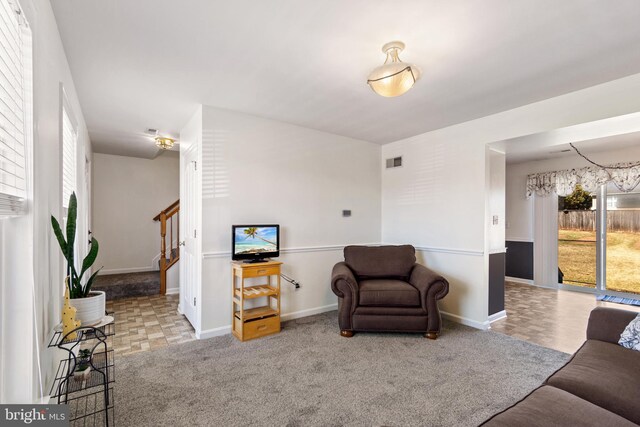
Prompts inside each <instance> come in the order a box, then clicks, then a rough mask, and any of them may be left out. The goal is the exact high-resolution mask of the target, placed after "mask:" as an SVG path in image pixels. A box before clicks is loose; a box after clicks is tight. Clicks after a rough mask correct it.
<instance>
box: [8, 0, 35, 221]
mask: <svg viewBox="0 0 640 427" xmlns="http://www.w3.org/2000/svg"><path fill="white" fill-rule="evenodd" d="M0 8H2V9H1V10H0V20H2V21H3V22H2V25H1V28H0V39H1V40H2V41H0V79H1V80H0V85H1V87H2V89H0V94H1V95H2V96H1V97H0V115H2V116H3V118H2V119H0V219H2V218H9V217H14V216H19V215H24V214H26V212H27V206H28V201H29V199H31V196H30V194H31V193H32V192H31V189H30V186H31V185H32V183H31V178H30V176H31V173H32V168H33V166H32V159H31V157H32V150H33V147H32V146H33V70H32V51H33V46H32V37H31V30H30V28H29V25H28V23H27V21H26V19H25V17H24V12H22V9H21V8H20V5H19V4H18V3H17V1H15V0H8V1H3V2H2V4H0ZM10 33H11V34H10ZM12 42H13V43H12ZM10 49H13V55H12V53H10V52H9V50H10ZM16 49H17V50H16ZM12 56H13V58H12ZM16 60H19V61H21V63H16V62H15V61H16ZM8 76H10V77H8ZM9 91H11V92H13V95H15V96H14V97H12V95H11V94H9ZM7 95H9V96H7ZM20 96H21V97H22V99H18V98H19V97H20ZM16 109H20V111H16ZM11 116H13V119H12V118H11ZM15 119H17V120H21V121H22V123H19V122H16V121H14V120H15Z"/></svg>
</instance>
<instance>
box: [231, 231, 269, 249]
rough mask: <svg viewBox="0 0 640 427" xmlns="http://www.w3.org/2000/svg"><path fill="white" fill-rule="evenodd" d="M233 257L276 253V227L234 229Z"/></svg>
mask: <svg viewBox="0 0 640 427" xmlns="http://www.w3.org/2000/svg"><path fill="white" fill-rule="evenodd" d="M234 240H235V247H234V248H233V252H234V254H235V255H258V254H263V253H269V252H277V251H278V229H277V227H236V228H235V239H234Z"/></svg>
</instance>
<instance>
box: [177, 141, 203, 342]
mask: <svg viewBox="0 0 640 427" xmlns="http://www.w3.org/2000/svg"><path fill="white" fill-rule="evenodd" d="M198 139H199V137H198ZM199 146H200V141H199V140H198V141H194V142H193V143H191V144H187V143H186V141H181V143H180V231H181V234H183V236H185V238H186V236H187V235H188V234H187V233H192V232H193V230H189V229H188V227H187V224H186V223H185V222H186V220H187V217H188V215H192V220H193V223H194V224H195V229H196V230H197V234H196V237H195V238H194V239H195V242H194V245H193V257H194V260H195V263H194V268H195V270H196V272H195V275H194V277H195V281H196V283H193V284H191V286H192V289H193V291H194V292H193V294H194V295H195V298H196V304H195V305H194V307H193V313H192V315H190V314H191V313H189V310H188V309H187V307H185V306H184V305H183V298H184V296H185V295H187V294H188V292H186V289H187V286H189V283H188V282H187V280H188V277H187V275H186V268H185V267H186V262H185V261H186V256H185V257H183V251H184V246H182V245H181V246H180V252H181V253H180V259H181V263H180V296H179V302H178V311H179V312H180V313H181V314H184V315H185V317H187V320H189V322H190V323H191V325H192V326H193V328H194V329H195V333H196V337H198V336H199V335H200V331H201V309H200V307H201V301H202V286H201V283H202V239H201V238H200V237H201V234H202V233H201V232H200V230H201V229H202V215H201V212H202V207H201V203H202V198H201V197H197V195H198V194H202V171H201V167H200V164H201V156H200V151H199ZM193 158H195V160H193ZM194 162H195V170H194V176H195V178H196V179H195V188H194V193H195V194H194V198H195V200H194V203H193V206H194V207H195V212H191V211H190V209H189V206H188V204H187V203H185V202H186V200H187V198H186V197H185V196H186V182H187V168H188V167H192V165H193V163H194ZM191 317H192V318H191Z"/></svg>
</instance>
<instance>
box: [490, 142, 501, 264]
mask: <svg viewBox="0 0 640 427" xmlns="http://www.w3.org/2000/svg"><path fill="white" fill-rule="evenodd" d="M487 156H488V159H487V163H488V169H489V170H488V180H489V181H488V182H487V189H488V193H489V194H488V197H487V205H486V206H487V213H486V218H487V220H486V225H487V242H486V245H487V246H486V248H487V250H488V251H489V253H501V252H504V251H505V243H504V242H505V220H506V215H505V196H504V195H505V179H506V175H505V168H506V163H505V160H506V158H505V154H504V153H501V152H499V151H495V150H491V149H489V148H487ZM494 217H496V219H497V224H494V221H493V220H494Z"/></svg>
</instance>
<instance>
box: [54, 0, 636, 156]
mask: <svg viewBox="0 0 640 427" xmlns="http://www.w3.org/2000/svg"><path fill="white" fill-rule="evenodd" d="M51 3H52V5H53V8H54V11H55V14H56V19H57V21H58V27H59V30H60V33H61V36H62V40H63V43H64V46H65V50H66V54H67V57H68V60H69V63H70V66H71V71H72V73H73V77H74V81H75V85H76V88H77V91H78V93H79V97H80V102H81V104H82V108H83V113H84V115H85V119H86V122H87V126H88V128H89V132H90V135H91V139H92V142H93V144H94V150H95V151H96V152H107V153H113V154H122V155H133V156H140V157H153V156H154V155H155V153H156V152H157V151H156V150H155V148H154V147H153V141H152V140H151V138H149V136H148V135H145V133H144V131H145V130H146V129H147V128H157V129H159V130H160V131H161V133H163V134H168V135H174V136H178V134H179V131H180V129H181V127H182V126H183V125H184V124H185V123H186V122H187V120H188V118H189V117H190V116H191V114H192V113H193V112H194V111H195V109H196V106H197V104H199V103H203V104H208V105H212V106H216V107H220V108H226V109H230V110H236V111H241V112H245V113H250V114H255V115H258V116H262V117H266V118H271V119H275V120H280V121H283V122H288V123H293V124H297V125H301V126H306V127H309V128H314V129H319V130H323V131H326V132H331V133H335V134H340V135H345V136H350V137H353V138H358V139H363V140H367V141H371V142H375V143H380V144H384V143H388V142H391V141H395V140H398V139H401V138H405V137H409V136H413V135H416V134H420V133H423V132H427V131H429V130H433V129H437V128H440V127H444V126H447V125H451V124H455V123H459V122H463V121H467V120H470V119H474V118H478V117H483V116H486V115H489V114H492V113H496V112H499V111H504V110H507V109H511V108H514V107H517V106H521V105H525V104H528V103H531V102H535V101H538V100H542V99H546V98H550V97H553V96H557V95H561V94H564V93H568V92H571V91H574V90H578V89H582V88H585V87H589V86H593V85H596V84H599V83H603V82H606V81H610V80H614V79H616V78H620V77H624V76H627V75H631V74H636V73H640V25H639V24H638V22H640V1H638V0H616V1H615V2H612V1H610V0H563V1H558V0H519V1H513V0H485V1H472V0H464V1H463V0H448V1H442V0H430V1H425V0H414V1H409V0H403V1H400V0H396V1H384V2H383V1H377V2H374V1H371V0H349V1H345V0H323V1H309V0H263V1H250V0H235V1H217V0H180V1H178V0H173V1H172V0H108V1H105V0H51ZM395 39H399V40H402V41H404V42H405V43H406V45H407V48H406V50H405V52H404V53H403V54H402V55H401V58H402V59H403V60H405V61H407V62H413V63H415V64H417V65H418V66H419V67H420V68H421V69H422V79H421V80H420V81H419V82H418V83H417V84H416V86H415V87H414V88H413V89H412V90H411V91H409V92H408V93H407V94H405V95H404V96H401V97H398V98H383V97H380V96H378V95H376V94H374V93H373V91H371V90H370V89H369V88H368V86H367V85H366V83H365V81H366V77H367V75H368V73H369V71H370V70H371V69H372V68H374V67H376V66H378V65H380V64H381V63H382V62H383V60H384V57H383V55H382V53H381V52H380V48H381V46H382V44H384V43H386V42H388V41H390V40H395Z"/></svg>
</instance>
